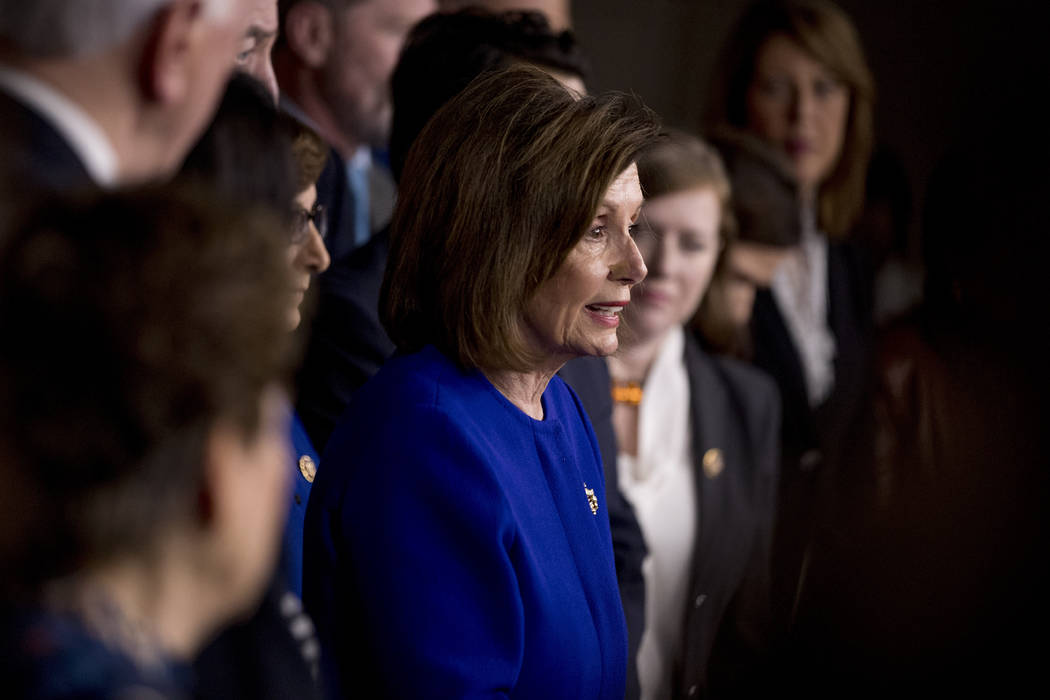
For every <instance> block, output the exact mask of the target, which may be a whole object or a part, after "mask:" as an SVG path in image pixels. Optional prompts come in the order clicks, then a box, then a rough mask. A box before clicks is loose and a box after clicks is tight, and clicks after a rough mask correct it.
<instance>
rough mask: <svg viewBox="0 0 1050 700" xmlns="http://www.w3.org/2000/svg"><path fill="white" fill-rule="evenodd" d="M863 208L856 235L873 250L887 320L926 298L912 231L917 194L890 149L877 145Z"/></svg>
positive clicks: (880, 312) (881, 311) (878, 302)
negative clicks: (913, 198)
mask: <svg viewBox="0 0 1050 700" xmlns="http://www.w3.org/2000/svg"><path fill="white" fill-rule="evenodd" d="M865 192H866V193H865V196H864V211H863V212H862V213H861V215H860V219H859V220H858V221H857V225H856V228H855V230H854V236H855V238H856V240H857V243H858V244H859V245H861V246H863V247H864V248H865V249H866V250H867V253H868V256H869V259H870V262H871V268H872V271H873V275H874V284H875V288H874V296H873V303H874V314H875V323H876V324H877V325H880V326H881V325H885V324H887V323H890V322H892V321H893V320H895V319H897V318H899V317H901V316H903V315H905V314H907V313H908V312H910V311H913V310H914V308H915V307H916V306H917V305H918V304H919V302H920V301H921V300H922V283H923V281H922V266H921V265H920V264H919V262H918V260H917V257H918V246H916V245H912V239H911V235H910V231H911V215H912V197H911V185H910V184H909V182H908V173H907V172H906V171H905V170H904V165H903V164H902V163H901V162H900V159H899V158H897V156H896V155H895V154H894V153H893V152H892V151H890V150H889V149H888V148H885V147H882V148H878V149H876V150H875V154H874V155H873V156H872V158H871V164H870V165H869V166H868V179H867V189H866V190H865Z"/></svg>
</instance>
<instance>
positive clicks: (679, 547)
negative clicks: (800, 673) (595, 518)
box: [606, 134, 779, 698]
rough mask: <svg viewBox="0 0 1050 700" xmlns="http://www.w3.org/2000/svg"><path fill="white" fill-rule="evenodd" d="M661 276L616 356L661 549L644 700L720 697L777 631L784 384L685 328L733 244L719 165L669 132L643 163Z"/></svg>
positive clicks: (652, 543)
mask: <svg viewBox="0 0 1050 700" xmlns="http://www.w3.org/2000/svg"><path fill="white" fill-rule="evenodd" d="M638 168H639V174H640V177H641V179H642V183H643V188H644V189H645V192H646V194H647V195H648V199H647V200H646V204H645V206H644V207H643V209H642V217H641V225H640V227H639V231H638V233H637V234H636V240H637V243H638V247H639V250H640V251H641V252H642V255H643V257H644V259H645V261H646V265H647V267H648V269H649V276H648V277H647V279H646V281H645V282H643V283H642V284H641V285H639V286H638V288H637V289H636V290H635V291H634V293H633V295H632V303H631V306H630V307H629V308H628V310H627V316H626V319H625V320H626V321H627V323H628V324H629V325H628V327H629V329H630V333H629V335H627V336H626V337H625V338H624V342H623V343H622V345H621V348H620V351H619V352H618V353H617V354H616V355H615V356H613V357H609V358H607V360H606V362H607V364H608V367H609V373H610V375H611V378H612V395H613V400H614V401H615V405H614V409H613V422H614V425H615V427H616V430H617V435H618V438H619V447H620V457H619V463H618V465H617V467H618V476H619V479H620V487H621V489H622V490H623V492H624V493H625V495H626V496H627V497H628V499H629V500H630V501H631V502H632V505H633V506H634V508H635V512H636V514H637V516H638V520H639V522H640V524H641V526H642V530H643V532H644V534H645V537H646V544H647V545H648V548H649V552H650V555H649V559H648V561H647V563H646V565H645V567H644V568H643V571H644V573H645V577H646V628H645V632H644V634H643V637H642V646H641V649H640V650H639V656H638V671H639V678H640V679H641V684H642V697H643V698H668V697H692V696H698V695H706V696H717V695H718V691H719V690H724V691H727V692H728V691H730V690H731V689H732V690H733V691H734V692H739V691H740V690H741V684H744V683H746V682H749V681H754V680H756V675H755V671H756V669H757V667H758V664H759V663H760V662H761V658H762V652H763V646H764V641H765V634H766V625H767V623H768V619H769V601H768V596H769V557H770V546H771V540H772V527H773V517H774V510H775V496H776V482H777V463H778V462H777V460H778V447H777V440H778V428H779V422H778V421H779V402H778V400H777V393H776V389H775V388H774V386H773V384H772V382H771V381H770V380H769V379H768V378H767V377H765V376H764V375H762V374H761V373H760V372H758V371H756V370H754V369H752V368H750V367H748V366H746V365H744V364H742V363H739V362H736V361H733V360H729V359H725V358H719V357H713V356H711V355H708V354H707V353H706V352H704V351H703V350H702V349H701V347H700V344H699V343H698V342H697V341H696V339H695V337H694V336H693V334H692V332H690V331H689V330H687V329H686V328H685V327H684V324H686V323H687V322H688V321H689V320H690V319H691V318H692V317H693V315H694V314H695V312H696V309H697V307H698V305H699V304H700V300H701V297H702V296H703V294H704V292H705V290H706V288H707V285H708V283H709V282H710V280H711V276H712V273H713V271H714V268H715V265H716V263H717V261H718V259H719V255H720V251H722V250H723V249H724V247H725V244H726V238H727V235H728V233H729V232H730V231H731V228H732V222H731V214H730V213H729V212H728V209H727V207H728V205H729V182H728V179H727V177H726V174H725V171H724V169H723V167H722V163H721V161H720V159H719V157H718V155H717V154H716V153H715V151H714V150H713V149H712V148H710V147H709V146H707V145H706V144H704V143H702V142H700V141H699V140H698V139H696V138H694V137H691V136H687V135H684V134H670V135H669V136H668V138H667V139H666V140H665V141H664V142H662V143H661V144H659V145H657V146H655V147H653V148H650V149H648V150H647V151H646V152H644V153H643V154H642V156H641V157H640V158H639V161H638Z"/></svg>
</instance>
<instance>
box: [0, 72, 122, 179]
mask: <svg viewBox="0 0 1050 700" xmlns="http://www.w3.org/2000/svg"><path fill="white" fill-rule="evenodd" d="M0 89H2V90H4V91H5V92H7V93H8V94H10V95H11V96H12V97H15V98H17V99H18V100H20V101H21V102H23V103H24V104H25V105H26V106H27V107H29V108H30V109H32V110H33V111H34V112H36V113H37V114H38V115H39V116H40V117H41V118H43V119H44V120H45V121H47V122H48V123H49V124H50V125H51V127H52V128H54V129H55V131H57V132H58V133H59V134H60V135H61V136H62V137H63V138H64V139H65V140H66V142H67V143H68V144H69V146H70V148H72V149H73V152H74V153H76V154H77V156H78V157H79V158H80V161H81V163H83V165H84V168H85V169H86V170H87V172H88V175H90V176H91V179H92V180H94V182H95V184H97V185H99V186H101V187H112V186H114V185H115V184H116V183H117V175H118V173H117V169H118V159H117V152H116V150H115V149H114V148H113V144H112V143H110V141H109V138H108V137H107V136H106V133H105V132H104V131H103V130H102V127H100V126H99V125H98V122H96V121H95V120H94V119H92V118H91V116H90V115H89V114H88V113H87V112H85V111H84V110H83V109H82V108H81V107H80V106H79V105H77V104H76V103H75V102H73V100H71V99H69V98H68V97H66V96H65V95H63V94H62V93H60V92H58V91H57V90H55V89H54V88H53V87H51V86H50V85H48V84H47V83H45V82H43V81H41V80H39V79H37V78H35V77H33V76H31V75H29V74H28V73H25V72H23V71H19V70H15V69H13V68H9V67H6V66H0Z"/></svg>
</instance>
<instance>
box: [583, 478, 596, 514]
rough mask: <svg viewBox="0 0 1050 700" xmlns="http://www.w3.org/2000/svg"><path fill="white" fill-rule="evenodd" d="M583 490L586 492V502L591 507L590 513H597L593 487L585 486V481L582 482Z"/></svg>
mask: <svg viewBox="0 0 1050 700" xmlns="http://www.w3.org/2000/svg"><path fill="white" fill-rule="evenodd" d="M583 492H584V493H585V494H587V504H588V505H589V506H590V507H591V513H592V514H593V515H598V497H597V496H595V495H594V489H590V488H587V482H584V484H583Z"/></svg>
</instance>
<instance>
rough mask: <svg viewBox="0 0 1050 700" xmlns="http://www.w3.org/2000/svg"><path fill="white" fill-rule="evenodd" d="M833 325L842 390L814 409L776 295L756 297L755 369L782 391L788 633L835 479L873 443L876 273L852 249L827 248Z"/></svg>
mask: <svg viewBox="0 0 1050 700" xmlns="http://www.w3.org/2000/svg"><path fill="white" fill-rule="evenodd" d="M828 299H829V304H828V325H829V327H830V329H831V332H832V334H833V335H834V337H835V344H836V355H835V360H834V370H835V386H834V389H833V390H832V392H831V395H830V396H829V397H828V399H827V400H826V401H825V402H824V403H823V404H822V405H821V406H818V407H817V408H816V409H811V408H810V406H809V401H808V398H807V394H806V386H805V379H804V377H803V374H802V364H801V360H800V359H799V354H798V350H797V349H796V348H795V344H794V341H793V340H792V338H791V335H790V332H789V331H788V328H787V325H786V323H785V321H784V317H783V316H782V315H781V313H780V310H779V309H778V308H777V305H776V301H775V300H774V299H773V296H772V294H771V293H770V291H769V290H760V291H759V292H758V294H757V295H756V297H755V306H754V312H753V314H752V317H751V332H752V337H753V341H754V364H755V365H756V366H758V367H759V368H761V369H763V370H765V371H766V372H767V373H769V375H770V376H772V377H773V379H774V381H775V382H776V383H777V387H778V388H779V390H780V398H781V412H782V420H783V423H782V428H781V436H780V439H781V471H780V486H779V493H778V504H777V511H778V517H777V526H776V541H775V543H774V550H773V608H774V614H775V615H776V618H777V626H778V628H779V631H780V632H782V633H783V634H788V633H789V632H790V631H791V629H792V628H793V627H794V625H795V623H796V621H797V620H796V617H797V614H796V613H797V607H798V601H799V600H800V599H801V597H802V588H803V586H804V584H805V566H806V565H805V562H806V561H807V560H808V559H809V558H810V557H811V551H812V546H813V541H814V538H815V536H816V533H817V532H818V530H820V529H822V527H824V526H823V525H822V523H830V522H834V520H835V518H836V516H835V515H834V510H835V509H836V508H837V507H839V505H838V504H837V502H836V501H837V497H836V495H835V494H836V492H837V490H838V488H837V487H836V485H835V483H836V480H837V479H839V478H840V475H839V474H837V473H836V472H837V471H839V470H840V469H846V470H848V469H850V468H851V467H852V462H853V459H852V457H853V456H852V455H851V454H850V450H851V449H855V448H856V446H857V445H864V444H870V442H869V441H868V439H867V435H866V431H868V430H870V429H871V424H872V422H871V421H870V420H868V415H869V413H868V412H869V411H870V400H869V396H870V390H871V372H870V365H871V359H870V358H871V347H872V338H873V324H872V320H871V319H872V314H871V309H872V303H871V284H870V273H869V267H868V265H867V263H866V261H865V259H864V257H863V255H862V254H861V253H860V252H859V251H858V250H857V249H856V248H854V247H852V246H850V245H849V244H843V243H831V244H829V246H828Z"/></svg>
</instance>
